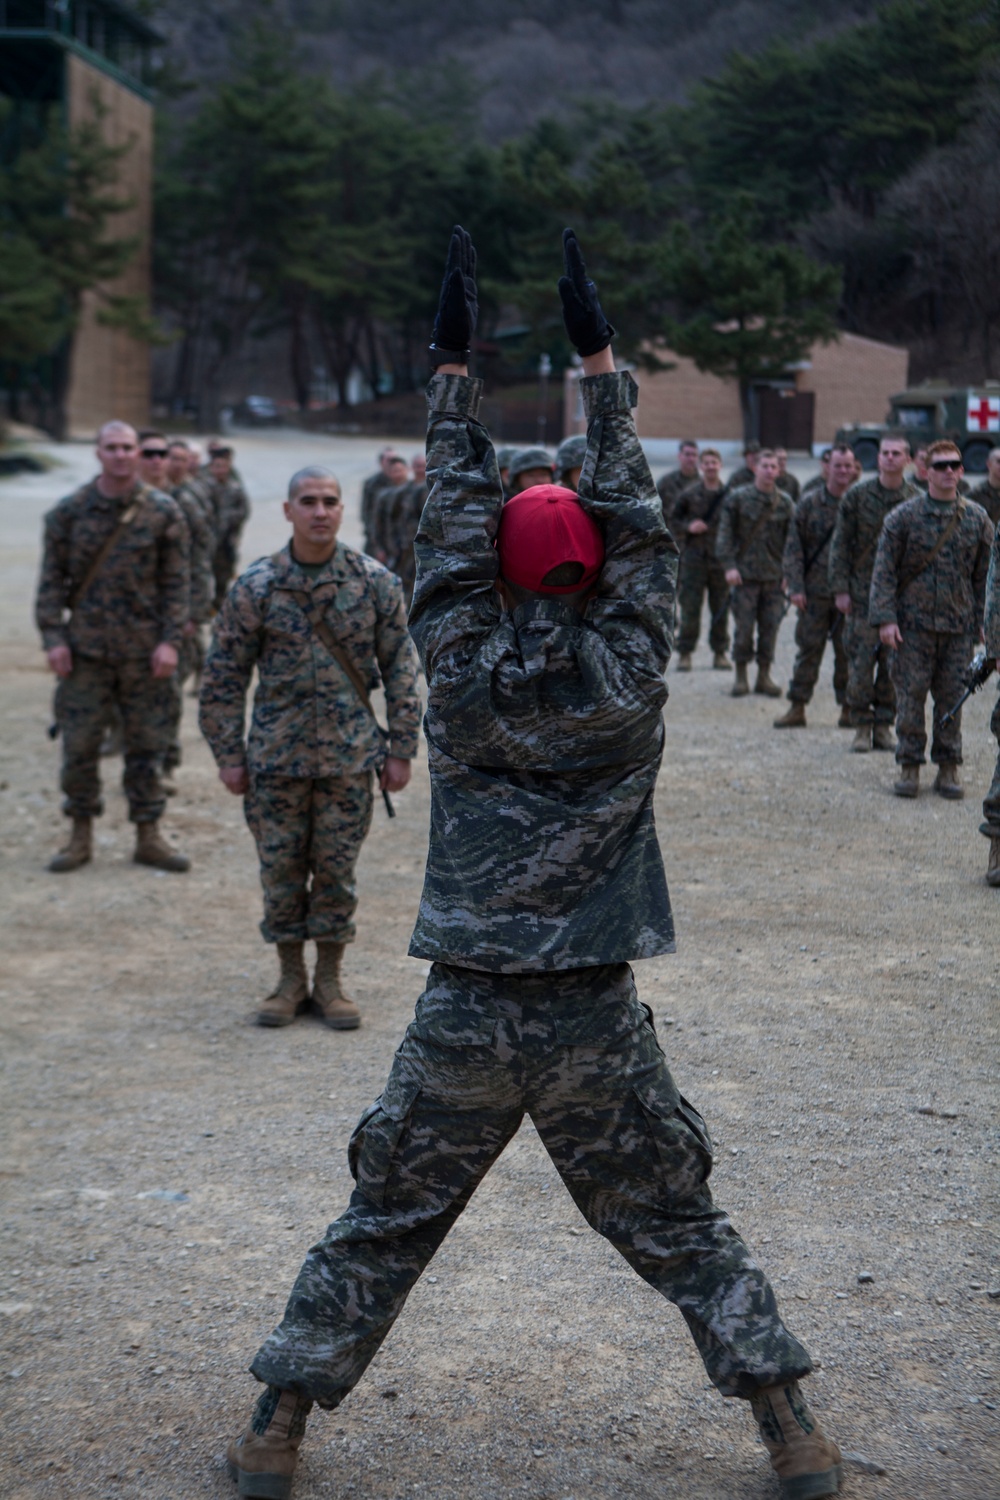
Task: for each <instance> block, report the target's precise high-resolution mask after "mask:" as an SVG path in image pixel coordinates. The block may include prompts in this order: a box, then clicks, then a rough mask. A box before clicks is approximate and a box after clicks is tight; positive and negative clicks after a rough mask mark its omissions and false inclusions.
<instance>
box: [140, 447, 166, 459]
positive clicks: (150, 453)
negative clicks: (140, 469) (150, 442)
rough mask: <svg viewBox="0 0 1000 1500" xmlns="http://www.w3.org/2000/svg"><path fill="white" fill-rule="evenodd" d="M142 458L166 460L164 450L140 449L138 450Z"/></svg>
mask: <svg viewBox="0 0 1000 1500" xmlns="http://www.w3.org/2000/svg"><path fill="white" fill-rule="evenodd" d="M139 451H140V452H141V454H142V456H143V458H166V456H167V449H166V448H141V449H140V450H139Z"/></svg>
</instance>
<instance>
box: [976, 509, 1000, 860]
mask: <svg viewBox="0 0 1000 1500" xmlns="http://www.w3.org/2000/svg"><path fill="white" fill-rule="evenodd" d="M985 631H986V655H987V656H990V657H992V658H993V660H994V661H996V660H997V658H998V657H1000V530H995V531H994V533H993V546H992V547H991V549H990V567H989V573H988V574H987V579H986V614H985ZM990 729H991V730H992V732H993V735H994V737H995V738H996V741H997V746H998V753H997V762H996V765H995V766H994V768H993V780H992V782H991V783H990V789H989V791H988V792H987V793H986V797H985V799H984V801H983V821H982V823H980V825H979V831H980V833H985V835H986V837H987V838H991V839H1000V697H998V698H997V701H996V703H995V704H994V705H993V714H992V717H991V719H990Z"/></svg>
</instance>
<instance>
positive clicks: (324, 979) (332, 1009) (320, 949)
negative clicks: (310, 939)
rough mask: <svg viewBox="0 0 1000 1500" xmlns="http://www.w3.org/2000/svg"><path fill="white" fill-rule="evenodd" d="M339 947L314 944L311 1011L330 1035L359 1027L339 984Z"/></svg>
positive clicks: (353, 1007)
mask: <svg viewBox="0 0 1000 1500" xmlns="http://www.w3.org/2000/svg"><path fill="white" fill-rule="evenodd" d="M343 956H344V944H343V943H317V944H316V972H315V974H314V975H313V1010H314V1011H315V1012H316V1013H317V1015H319V1016H320V1017H321V1018H322V1019H323V1020H324V1021H325V1022H326V1024H327V1026H332V1027H333V1029H334V1031H353V1030H354V1029H355V1027H357V1026H360V1025H361V1012H360V1011H359V1010H358V1007H357V1006H356V1005H355V1003H354V1001H353V1000H352V999H351V997H350V996H349V995H345V994H344V991H343V988H342V986H341V983H340V960H341V959H342V958H343Z"/></svg>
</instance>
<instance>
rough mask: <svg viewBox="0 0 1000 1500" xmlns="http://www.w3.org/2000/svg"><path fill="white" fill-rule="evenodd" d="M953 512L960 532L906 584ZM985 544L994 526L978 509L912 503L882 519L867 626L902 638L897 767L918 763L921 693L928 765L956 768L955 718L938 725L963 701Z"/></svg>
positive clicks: (895, 670)
mask: <svg viewBox="0 0 1000 1500" xmlns="http://www.w3.org/2000/svg"><path fill="white" fill-rule="evenodd" d="M956 504H957V505H958V506H959V509H960V511H961V520H960V522H959V525H958V526H957V528H956V529H955V531H954V533H953V534H952V535H951V536H950V537H949V539H948V540H947V541H946V542H945V543H944V546H943V547H942V548H941V550H940V551H939V552H938V554H937V556H936V557H935V558H934V559H933V561H932V562H930V563H929V564H928V565H927V566H926V567H924V568H923V569H922V570H921V571H920V572H918V573H917V576H916V577H913V574H914V572H916V570H917V568H918V567H919V565H920V563H921V561H922V560H923V559H925V558H927V557H928V556H929V555H930V553H931V551H932V550H933V548H934V546H935V544H936V543H937V541H938V539H939V538H940V537H941V535H942V533H943V532H944V531H945V529H946V528H947V527H948V526H949V524H950V523H951V520H952V517H953V516H954V514H955V506H956ZM992 541H993V523H992V522H991V520H990V518H989V516H988V515H987V514H986V512H985V511H984V510H983V508H982V506H980V505H976V504H975V502H974V501H970V500H963V499H961V498H960V499H959V500H958V501H957V502H956V501H951V500H933V499H932V498H931V497H930V495H918V496H916V497H915V498H914V499H912V500H907V501H904V503H903V504H902V505H898V506H896V508H895V509H894V510H892V511H891V512H890V513H889V515H888V516H887V517H886V520H885V525H884V526H883V528H882V535H881V537H880V538H879V544H878V552H877V554H876V557H875V567H874V571H873V573H872V585H871V601H870V605H869V610H868V619H869V622H870V624H871V625H872V627H873V628H874V629H878V627H879V626H880V625H898V626H899V631H900V634H901V635H902V637H903V642H902V645H900V646H897V647H896V651H895V656H894V659H893V663H892V680H893V684H894V686H895V689H896V702H897V711H896V740H897V747H896V759H897V761H899V763H900V764H901V765H911V766H914V765H915V766H919V765H923V763H924V760H925V755H924V750H925V748H926V745H927V732H926V728H925V724H924V703H925V700H926V698H927V694H928V692H930V694H931V696H932V698H933V700H934V728H933V735H932V738H931V760H932V761H933V762H934V764H935V765H955V766H957V765H961V763H962V715H961V713H958V714H956V715H955V717H954V719H953V720H952V721H951V723H950V724H946V725H942V724H941V722H940V720H941V715H942V714H944V713H946V712H947V711H948V709H950V708H951V707H952V706H953V705H954V704H955V703H956V702H957V701H958V699H959V698H960V697H961V696H962V691H963V689H964V687H965V674H966V672H967V670H968V666H969V661H970V658H971V656H972V654H973V650H974V648H975V646H976V644H977V642H978V639H979V630H980V622H981V621H982V618H983V609H984V606H985V602H986V575H987V571H988V568H989V561H990V545H991V543H992ZM908 577H909V578H911V579H912V581H911V582H909V583H907V578H908Z"/></svg>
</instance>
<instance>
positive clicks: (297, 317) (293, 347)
mask: <svg viewBox="0 0 1000 1500" xmlns="http://www.w3.org/2000/svg"><path fill="white" fill-rule="evenodd" d="M291 312H292V317H291V324H292V326H291V337H290V348H289V354H290V358H291V375H292V388H293V390H294V391H295V401H296V404H297V405H298V408H299V411H300V412H305V411H308V409H309V388H310V385H311V384H312V381H311V378H310V377H311V370H310V368H309V340H308V338H307V337H306V330H305V308H304V305H303V302H302V298H301V297H296V298H295V300H294V302H293V304H292V310H291Z"/></svg>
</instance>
